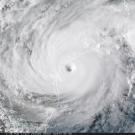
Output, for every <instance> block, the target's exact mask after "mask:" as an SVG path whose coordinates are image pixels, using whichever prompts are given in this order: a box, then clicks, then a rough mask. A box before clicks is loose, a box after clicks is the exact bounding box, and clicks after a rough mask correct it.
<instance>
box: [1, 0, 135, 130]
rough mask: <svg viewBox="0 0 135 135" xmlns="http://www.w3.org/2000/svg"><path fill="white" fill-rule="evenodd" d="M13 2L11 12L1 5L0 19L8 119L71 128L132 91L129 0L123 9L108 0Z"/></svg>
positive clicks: (132, 17)
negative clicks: (9, 117) (0, 19)
mask: <svg viewBox="0 0 135 135" xmlns="http://www.w3.org/2000/svg"><path fill="white" fill-rule="evenodd" d="M27 2H28V1H27ZM19 4H20V3H19V2H18V1H14V3H13V5H11V6H13V7H14V8H15V7H17V6H18V10H15V9H14V8H13V11H12V10H11V12H10V13H9V12H8V11H6V10H4V9H3V11H2V13H1V16H2V19H3V20H2V21H1V22H2V23H3V24H2V23H1V25H0V26H1V31H0V45H1V49H0V56H1V57H0V77H1V84H0V87H1V94H2V95H3V97H5V99H6V100H8V103H6V104H8V105H7V106H8V107H5V108H4V109H6V110H8V112H7V111H6V113H7V114H8V115H9V114H12V113H13V115H14V117H15V118H13V119H14V120H12V121H15V124H14V125H16V122H18V124H20V123H21V121H25V122H28V121H29V122H31V123H40V124H41V125H42V126H41V125H40V126H39V127H38V129H37V132H52V131H54V132H55V131H57V132H61V131H62V132H73V131H77V129H76V128H77V127H83V126H84V127H85V126H87V125H88V124H90V123H92V122H93V118H94V116H95V115H96V114H98V113H99V112H101V111H103V109H104V108H106V107H107V106H110V105H115V103H116V102H117V101H118V100H120V99H121V98H122V97H123V95H124V94H125V93H126V94H127V95H128V96H129V95H130V94H131V93H132V90H133V81H134V76H133V73H134V65H133V63H129V59H130V60H131V58H133V59H134V51H135V47H134V29H133V27H134V26H133V22H134V16H133V15H132V14H133V12H134V9H133V7H132V2H131V3H127V4H128V8H129V9H127V8H126V6H125V5H124V4H123V2H121V1H120V2H118V3H117V4H116V3H115V2H110V1H109V0H108V1H107V0H101V1H100V0H73V1H72V0H65V1H62V0H50V1H49V0H41V1H37V2H36V1H31V4H30V3H29V2H28V3H25V2H23V3H22V4H20V5H19ZM129 14H130V15H129ZM131 66H132V67H131ZM127 91H128V92H127ZM5 99H4V101H3V102H6V101H5ZM1 108H3V105H2V103H1ZM16 119H17V120H16ZM20 119H21V120H20ZM9 123H10V122H9ZM10 124H11V123H10ZM5 125H6V124H5ZM17 129H19V128H18V127H14V128H13V129H12V130H13V131H16V130H17ZM6 130H7V131H8V129H6ZM12 130H11V131H12ZM25 130H26V131H27V132H30V131H32V132H35V131H34V129H33V128H32V129H30V128H28V129H25V127H24V128H22V131H25Z"/></svg>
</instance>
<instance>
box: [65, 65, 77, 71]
mask: <svg viewBox="0 0 135 135" xmlns="http://www.w3.org/2000/svg"><path fill="white" fill-rule="evenodd" d="M65 70H66V72H69V73H71V72H73V71H74V70H75V65H74V64H67V65H66V66H65Z"/></svg>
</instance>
